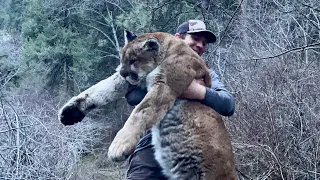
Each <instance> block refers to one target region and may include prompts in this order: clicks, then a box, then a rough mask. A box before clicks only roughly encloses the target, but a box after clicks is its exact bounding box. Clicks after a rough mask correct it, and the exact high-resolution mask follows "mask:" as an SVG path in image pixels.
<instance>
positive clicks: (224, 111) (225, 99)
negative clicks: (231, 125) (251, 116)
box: [200, 88, 235, 116]
mask: <svg viewBox="0 0 320 180" xmlns="http://www.w3.org/2000/svg"><path fill="white" fill-rule="evenodd" d="M200 102H201V103H203V104H204V105H206V106H209V107H211V108H212V109H214V110H215V111H217V112H218V113H219V114H221V115H223V116H231V115H233V113H234V111H235V100H234V97H233V96H232V95H231V94H230V93H229V92H228V91H225V90H219V91H216V90H214V89H210V88H206V95H205V97H204V99H203V100H201V101H200Z"/></svg>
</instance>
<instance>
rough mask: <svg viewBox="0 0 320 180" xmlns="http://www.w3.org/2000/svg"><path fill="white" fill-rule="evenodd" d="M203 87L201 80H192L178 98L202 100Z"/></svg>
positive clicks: (204, 92) (204, 93) (204, 91)
mask: <svg viewBox="0 0 320 180" xmlns="http://www.w3.org/2000/svg"><path fill="white" fill-rule="evenodd" d="M204 85H205V83H204V81H203V79H194V80H193V81H192V82H191V84H190V85H189V87H188V88H187V89H186V90H185V91H184V92H183V93H182V95H181V96H180V97H179V98H183V99H196V100H203V99H204V97H205V95H206V87H205V86H204Z"/></svg>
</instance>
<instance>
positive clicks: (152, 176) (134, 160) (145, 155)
mask: <svg viewBox="0 0 320 180" xmlns="http://www.w3.org/2000/svg"><path fill="white" fill-rule="evenodd" d="M127 179H128V180H167V178H166V177H165V176H164V175H163V174H162V171H161V167H160V165H159V164H158V162H157V161H156V160H155V158H154V150H153V148H152V147H148V148H145V149H143V150H140V151H138V152H136V153H134V154H133V155H132V157H131V161H130V164H129V169H128V171H127Z"/></svg>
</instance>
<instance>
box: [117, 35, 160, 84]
mask: <svg viewBox="0 0 320 180" xmlns="http://www.w3.org/2000/svg"><path fill="white" fill-rule="evenodd" d="M124 37H125V45H124V47H123V48H122V50H121V57H120V62H121V65H120V67H121V69H120V75H121V76H122V77H124V78H125V79H126V80H127V81H128V82H129V83H130V84H132V85H139V84H140V83H141V81H142V80H143V79H144V78H145V77H146V76H147V75H148V73H150V72H151V71H152V70H153V69H155V68H156V67H157V65H158V63H159V58H158V56H159V52H160V43H159V41H158V39H157V38H156V37H154V36H152V33H149V34H143V35H141V36H136V35H135V34H133V33H132V32H130V31H127V30H125V33H124Z"/></svg>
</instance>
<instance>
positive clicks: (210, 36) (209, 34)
mask: <svg viewBox="0 0 320 180" xmlns="http://www.w3.org/2000/svg"><path fill="white" fill-rule="evenodd" d="M187 33H188V34H196V33H201V34H203V35H204V36H205V37H206V39H207V43H214V42H216V41H217V37H216V36H215V35H214V34H213V32H211V31H208V30H196V31H188V32H187Z"/></svg>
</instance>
